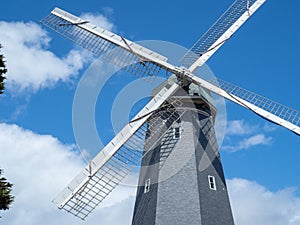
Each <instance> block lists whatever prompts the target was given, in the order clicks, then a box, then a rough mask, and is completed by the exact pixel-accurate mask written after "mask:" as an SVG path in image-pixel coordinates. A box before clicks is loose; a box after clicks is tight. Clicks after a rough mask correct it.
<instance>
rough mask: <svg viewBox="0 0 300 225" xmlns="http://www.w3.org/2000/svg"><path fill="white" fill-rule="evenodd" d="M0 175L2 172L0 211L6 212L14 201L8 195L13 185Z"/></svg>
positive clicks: (0, 177)
mask: <svg viewBox="0 0 300 225" xmlns="http://www.w3.org/2000/svg"><path fill="white" fill-rule="evenodd" d="M1 174H2V170H0V210H7V209H9V206H10V205H11V204H12V203H13V201H14V197H13V196H12V195H11V194H10V192H11V190H12V186H13V185H12V184H11V183H9V182H7V180H6V179H5V178H4V177H2V176H1Z"/></svg>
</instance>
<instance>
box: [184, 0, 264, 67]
mask: <svg viewBox="0 0 300 225" xmlns="http://www.w3.org/2000/svg"><path fill="white" fill-rule="evenodd" d="M265 1H266V0H236V1H234V3H233V4H232V5H231V6H230V7H229V8H228V10H227V11H226V12H225V13H224V14H223V15H222V16H221V17H220V18H219V19H218V20H217V21H216V22H215V23H214V24H213V26H211V27H210V28H209V30H208V31H207V32H206V33H204V34H203V35H202V36H201V37H200V39H199V40H198V41H197V42H196V43H195V44H194V45H193V46H192V48H191V49H190V50H189V51H188V52H187V53H186V54H185V55H184V56H183V57H182V59H181V63H182V66H184V67H185V68H189V70H190V71H191V72H194V71H195V70H196V69H197V68H198V67H200V66H202V65H203V64H204V63H205V62H206V61H207V60H208V59H209V58H210V57H211V56H212V55H213V54H214V53H215V52H216V51H217V50H218V49H219V48H220V47H221V46H222V45H223V44H224V43H225V42H226V41H227V40H228V39H230V38H231V36H232V35H233V34H234V33H235V32H236V31H237V30H238V29H239V28H240V27H241V26H242V25H243V24H244V23H245V22H246V21H247V20H248V19H249V18H250V17H251V16H252V15H253V14H254V13H255V12H256V11H257V10H258V9H259V8H260V7H261V6H262V5H263V4H264V2H265Z"/></svg>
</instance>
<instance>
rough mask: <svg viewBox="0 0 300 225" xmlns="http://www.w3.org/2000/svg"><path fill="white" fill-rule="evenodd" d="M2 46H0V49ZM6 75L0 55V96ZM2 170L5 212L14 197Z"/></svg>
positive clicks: (0, 189) (0, 201)
mask: <svg viewBox="0 0 300 225" xmlns="http://www.w3.org/2000/svg"><path fill="white" fill-rule="evenodd" d="M1 48H2V45H1V44H0V49H1ZM6 73H7V69H6V66H5V61H4V56H3V55H2V54H0V94H2V93H3V91H4V89H5V87H4V80H5V79H6V78H5V77H4V74H6ZM1 174H2V170H1V169H0V210H7V209H9V206H10V205H11V204H12V203H13V201H14V197H13V196H12V195H11V194H10V192H11V190H12V186H13V185H12V184H11V183H9V182H7V180H6V178H4V177H2V176H1Z"/></svg>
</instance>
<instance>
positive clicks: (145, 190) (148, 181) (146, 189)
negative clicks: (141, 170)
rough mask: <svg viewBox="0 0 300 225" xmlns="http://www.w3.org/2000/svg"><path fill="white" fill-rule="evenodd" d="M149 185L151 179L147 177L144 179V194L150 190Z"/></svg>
mask: <svg viewBox="0 0 300 225" xmlns="http://www.w3.org/2000/svg"><path fill="white" fill-rule="evenodd" d="M150 185H151V180H150V178H149V179H147V180H146V181H145V186H144V194H146V193H148V192H149V191H150Z"/></svg>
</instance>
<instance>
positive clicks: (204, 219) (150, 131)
mask: <svg viewBox="0 0 300 225" xmlns="http://www.w3.org/2000/svg"><path fill="white" fill-rule="evenodd" d="M264 2H265V0H236V1H234V3H233V4H232V5H231V6H230V7H229V9H228V10H227V11H226V12H225V13H224V14H223V15H222V16H221V17H220V18H219V20H217V22H216V23H215V24H214V25H213V26H212V27H211V28H210V29H209V30H208V31H207V32H206V33H205V34H204V35H203V36H202V37H201V38H200V39H199V40H198V41H197V42H196V43H195V44H194V46H193V47H192V48H191V49H190V50H189V51H188V52H187V53H186V55H185V56H184V57H183V58H182V67H177V66H174V65H172V64H170V63H169V62H168V61H167V58H166V57H164V56H162V55H160V54H158V53H156V52H153V51H151V50H149V49H146V48H145V47H142V46H141V45H138V44H136V43H134V42H131V41H129V40H127V39H125V38H123V37H121V36H119V35H116V34H114V33H111V32H109V31H107V30H104V29H102V28H99V27H97V26H95V25H92V24H91V23H89V22H88V21H84V20H82V19H80V18H78V17H76V16H74V15H72V14H70V13H67V12H65V11H63V10H61V9H58V8H56V9H54V10H53V11H52V12H51V14H50V15H48V16H47V17H46V18H44V19H43V20H42V21H41V22H42V23H43V24H44V25H45V26H47V27H49V28H51V29H53V30H55V31H56V32H58V33H60V34H62V35H63V36H65V37H67V38H68V39H70V40H72V41H74V42H75V43H77V44H79V45H81V46H82V47H84V48H86V49H88V50H90V51H91V52H93V53H94V54H95V55H97V56H100V57H102V58H103V59H106V60H108V61H110V62H112V63H113V64H115V65H118V66H120V67H121V68H122V69H124V70H125V71H127V72H129V73H132V74H133V75H136V76H138V77H143V78H145V79H152V78H153V77H155V76H158V75H162V74H163V75H167V76H168V77H170V78H169V79H168V80H167V81H166V82H165V83H163V84H162V85H160V87H159V88H157V89H156V90H155V91H154V92H153V96H152V98H151V100H150V101H149V103H148V104H146V106H145V107H144V108H143V109H142V110H141V111H140V112H139V113H138V114H137V115H136V116H135V117H134V118H133V120H131V121H130V122H129V123H128V124H127V125H126V126H125V127H124V128H123V129H122V130H121V131H120V132H119V133H118V134H117V135H116V136H115V137H114V138H113V139H112V140H111V141H110V142H109V143H108V144H107V145H106V146H105V147H104V148H103V149H102V150H101V151H100V152H99V154H98V155H97V156H96V157H95V158H94V159H93V160H91V162H90V163H89V164H88V165H87V166H86V168H84V169H83V170H82V171H81V172H80V173H79V174H78V175H77V176H76V177H75V178H74V179H73V180H72V181H71V183H70V184H69V185H68V186H67V187H66V188H65V189H64V190H63V191H62V192H61V193H60V194H59V195H58V196H57V197H56V198H55V199H54V201H53V202H54V203H55V204H56V205H57V206H58V207H59V208H60V209H64V210H66V211H68V212H69V213H72V214H74V215H75V216H77V217H79V218H81V219H85V218H86V217H87V216H88V215H89V214H90V213H91V212H92V211H93V210H94V209H95V207H97V205H99V204H100V203H101V202H102V201H103V200H104V199H105V198H106V197H107V196H108V195H109V194H110V192H111V191H113V189H114V188H115V187H116V186H117V185H118V184H120V182H121V181H122V180H123V179H124V178H125V177H126V176H127V175H128V174H129V173H130V172H131V171H132V169H133V168H135V166H139V165H140V163H141V164H142V166H141V170H140V178H139V187H138V190H137V197H136V203H135V210H134V216H133V222H132V224H134V225H136V224H147V225H149V224H153V225H154V224H155V225H158V224H159V225H162V224H202V225H216V224H226V225H230V224H234V223H233V219H232V213H231V209H230V203H229V200H228V194H227V189H226V183H225V179H224V174H223V168H222V164H221V160H220V157H219V152H218V145H217V143H216V139H215V134H214V133H215V132H214V126H213V125H214V120H215V115H216V113H217V112H216V108H215V106H214V103H213V101H212V99H211V97H210V93H215V94H217V95H219V96H221V97H224V98H226V99H228V100H230V101H232V102H235V103H237V104H239V105H240V106H243V107H245V108H247V109H249V110H251V111H253V112H255V113H256V114H258V115H259V116H261V117H262V118H265V119H266V120H269V121H271V122H273V123H276V124H279V125H281V126H283V127H285V128H287V129H289V130H291V131H292V132H294V133H296V134H298V135H300V127H299V126H300V114H299V112H297V111H296V110H293V109H290V108H288V107H285V106H283V105H281V104H279V103H276V102H273V101H271V100H269V99H267V98H265V97H262V96H260V95H257V94H255V93H253V92H250V91H247V90H245V89H243V88H240V87H237V86H235V85H233V84H229V83H227V82H225V81H222V80H219V79H218V80H213V81H208V80H205V79H203V78H199V77H197V76H194V72H195V71H196V70H197V68H199V67H201V66H202V65H203V64H204V63H205V62H206V61H207V60H208V59H209V58H210V57H211V56H212V55H213V54H214V53H215V52H216V51H217V50H218V49H219V48H220V47H221V46H222V45H223V44H224V43H225V42H226V41H227V40H228V39H230V37H231V36H232V35H233V34H234V33H235V31H237V30H238V28H239V27H241V26H242V25H243V24H244V23H245V21H246V20H247V19H248V18H250V17H251V16H252V14H253V13H254V12H255V11H256V10H257V9H258V8H259V7H260V6H261V5H262V4H263V3H264ZM145 85H146V84H145ZM182 161H184V164H183V165H182V166H181V167H180V170H178V171H176V173H174V175H172V176H170V177H166V176H167V175H168V174H169V173H170V171H171V172H172V171H173V170H174V167H175V165H177V163H182ZM175 170H176V167H175Z"/></svg>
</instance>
